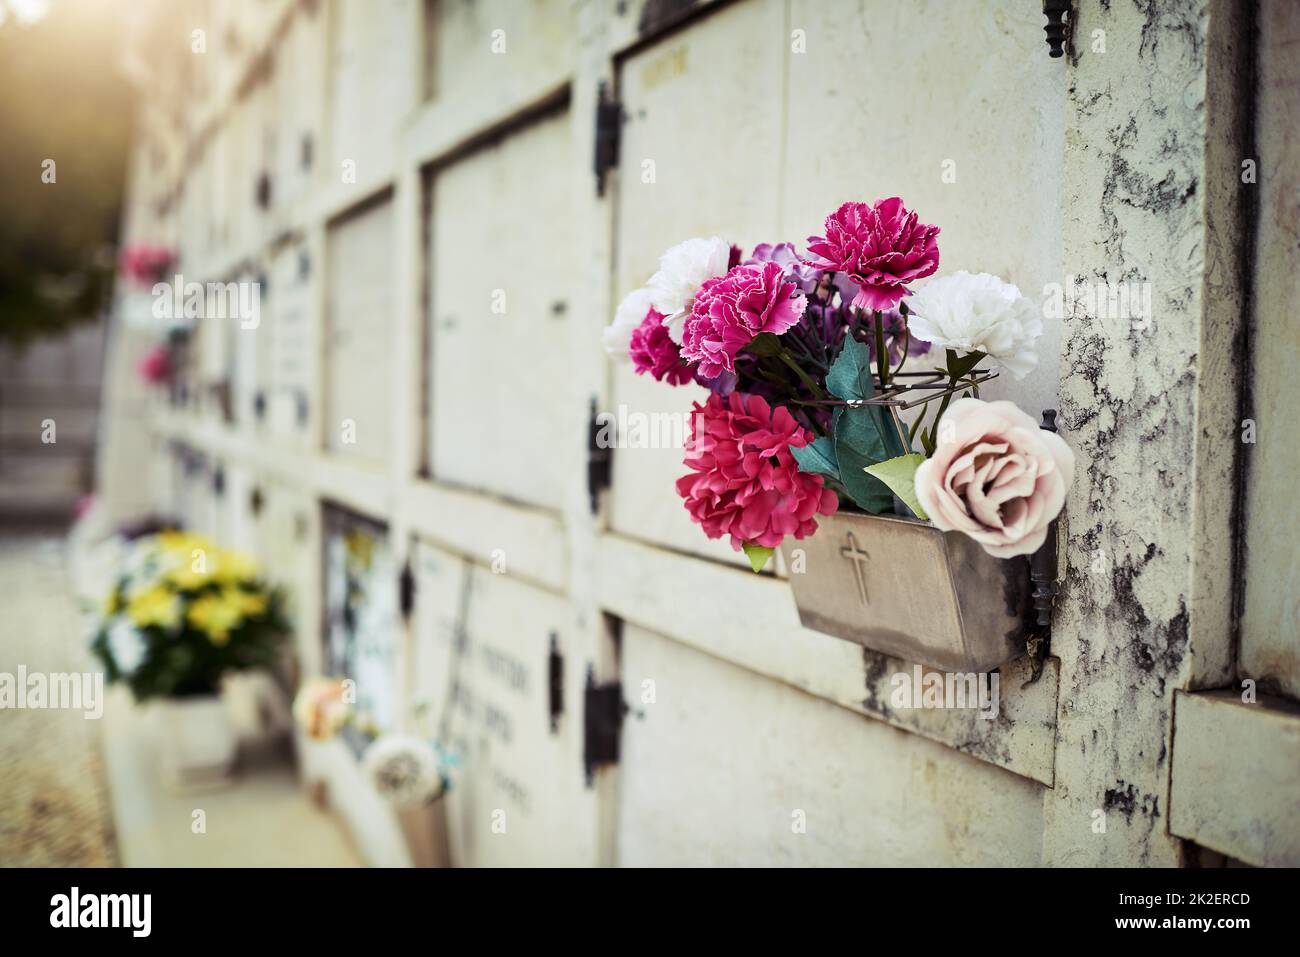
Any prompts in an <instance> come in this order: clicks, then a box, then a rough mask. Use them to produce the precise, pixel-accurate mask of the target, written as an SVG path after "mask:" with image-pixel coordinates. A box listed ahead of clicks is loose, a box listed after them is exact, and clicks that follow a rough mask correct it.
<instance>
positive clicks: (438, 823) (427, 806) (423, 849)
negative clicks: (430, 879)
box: [396, 791, 451, 867]
mask: <svg viewBox="0 0 1300 957" xmlns="http://www.w3.org/2000/svg"><path fill="white" fill-rule="evenodd" d="M396 811H397V821H398V823H399V824H400V825H401V828H402V836H403V837H404V838H405V839H406V848H407V850H408V851H409V852H410V854H411V866H412V867H451V848H450V845H449V844H448V841H447V798H446V792H445V791H444V792H443V793H442V794H440V795H438V797H436V798H434V799H433V800H431V801H425V802H419V803H412V804H407V805H404V806H402V807H399V808H397V809H396Z"/></svg>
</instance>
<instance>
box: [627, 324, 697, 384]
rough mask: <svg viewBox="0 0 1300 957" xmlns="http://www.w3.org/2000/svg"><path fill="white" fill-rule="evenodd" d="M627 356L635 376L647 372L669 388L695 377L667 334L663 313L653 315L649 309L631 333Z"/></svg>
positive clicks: (691, 367)
mask: <svg viewBox="0 0 1300 957" xmlns="http://www.w3.org/2000/svg"><path fill="white" fill-rule="evenodd" d="M628 355H629V356H631V357H632V364H633V365H634V366H636V371H637V374H638V375H645V374H646V373H647V372H648V373H650V375H652V376H654V377H655V381H657V382H663V381H664V378H665V377H667V379H668V384H669V385H685V384H686V383H687V382H690V381H691V380H692V379H693V378H694V377H695V367H694V366H693V365H691V364H689V363H688V362H686V360H684V359H683V358H682V354H681V350H679V349H678V348H677V343H675V342H673V340H672V338H671V337H670V336H669V335H668V327H667V326H665V325H664V317H663V313H660V312H656V311H655V310H654V308H653V307H652V308H651V309H650V311H649V312H647V313H646V314H645V318H644V319H642V320H641V325H639V326H637V327H636V328H635V329H633V330H632V341H631V345H630V346H629V347H628Z"/></svg>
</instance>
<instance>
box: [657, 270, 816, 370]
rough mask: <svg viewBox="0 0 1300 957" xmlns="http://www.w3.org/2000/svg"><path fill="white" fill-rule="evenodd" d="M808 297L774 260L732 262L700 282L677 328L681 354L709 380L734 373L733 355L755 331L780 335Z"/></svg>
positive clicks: (787, 327)
mask: <svg viewBox="0 0 1300 957" xmlns="http://www.w3.org/2000/svg"><path fill="white" fill-rule="evenodd" d="M807 306H808V300H807V299H805V298H804V297H803V295H802V294H801V293H800V292H799V290H798V287H797V286H796V285H795V284H794V283H792V282H788V281H786V278H785V271H784V270H783V269H782V268H781V266H780V265H779V264H777V263H774V262H764V263H752V264H749V265H744V266H737V267H735V268H734V269H732V270H731V271H730V272H728V273H727V274H726V275H725V276H716V277H714V278H712V279H706V280H705V281H704V284H703V285H702V286H700V291H699V292H698V293H697V294H696V296H695V302H694V303H693V304H692V306H691V312H690V315H688V316H687V317H686V323H685V326H684V327H683V331H682V356H683V357H684V358H685V359H687V360H688V361H690V362H698V363H699V364H700V374H701V375H702V376H703V377H704V378H706V379H714V378H717V377H718V376H719V375H721V374H722V373H723V372H735V371H736V364H735V359H736V353H737V352H739V351H740V350H741V349H743V348H744V347H745V346H747V345H749V343H750V342H751V341H752V340H753V338H754V337H755V336H756V335H758V334H759V333H760V332H771V333H774V334H775V335H780V334H781V333H783V332H785V331H786V330H787V329H789V328H790V327H791V326H793V325H794V324H795V323H796V322H798V321H799V317H800V316H802V315H803V312H804V309H805V308H807Z"/></svg>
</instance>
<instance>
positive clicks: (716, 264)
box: [643, 236, 731, 345]
mask: <svg viewBox="0 0 1300 957" xmlns="http://www.w3.org/2000/svg"><path fill="white" fill-rule="evenodd" d="M730 260H731V245H730V244H729V243H728V242H727V241H726V240H723V239H719V238H718V237H717V236H714V237H713V238H712V239H688V240H686V242H684V243H678V244H677V245H676V246H674V247H673V248H672V249H670V250H668V252H666V253H664V254H663V255H662V256H660V257H659V271H658V272H657V273H655V274H654V275H653V276H651V277H650V282H649V283H647V284H646V288H647V289H649V290H650V302H651V304H652V305H653V306H654V307H655V309H657V310H658V311H659V312H662V313H663V314H664V325H665V326H667V327H668V335H669V336H670V337H671V338H672V340H673V342H675V343H677V344H678V345H681V344H682V327H683V326H684V325H685V323H686V314H687V313H688V312H690V310H691V304H692V302H694V300H695V294H696V293H697V292H699V290H700V286H702V285H703V284H704V280H706V279H712V278H713V277H714V276H721V275H724V274H725V273H726V271H727V263H728V262H730ZM643 318H644V316H643Z"/></svg>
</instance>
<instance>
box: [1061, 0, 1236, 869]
mask: <svg viewBox="0 0 1300 957" xmlns="http://www.w3.org/2000/svg"><path fill="white" fill-rule="evenodd" d="M1079 7H1080V8H1079V11H1078V14H1079V16H1078V19H1077V22H1076V25H1075V34H1074V49H1073V51H1072V55H1071V58H1070V73H1069V83H1070V92H1069V111H1070V115H1069V116H1068V117H1067V128H1066V171H1065V187H1066V188H1065V197H1064V201H1065V208H1066V211H1067V212H1066V221H1065V250H1066V257H1065V258H1066V269H1067V272H1070V273H1073V274H1074V275H1076V276H1078V277H1079V279H1080V280H1081V281H1084V282H1091V283H1107V282H1109V283H1118V282H1121V281H1135V282H1139V283H1150V284H1151V291H1152V310H1151V315H1150V316H1149V317H1148V318H1135V319H1132V320H1117V319H1111V318H1107V317H1106V316H1104V315H1102V314H1101V312H1102V311H1101V310H1100V309H1089V308H1087V307H1086V306H1084V305H1082V304H1079V303H1075V307H1074V308H1073V309H1072V310H1070V311H1069V314H1068V315H1067V317H1066V319H1065V332H1064V339H1065V351H1064V357H1063V360H1062V379H1061V406H1062V410H1061V411H1062V417H1061V418H1062V425H1063V429H1062V431H1063V434H1064V435H1065V437H1066V438H1067V440H1068V441H1069V443H1070V445H1071V446H1072V447H1073V448H1074V450H1075V452H1076V454H1077V455H1078V470H1077V474H1076V478H1075V483H1074V487H1073V490H1072V493H1071V497H1070V502H1069V505H1068V518H1069V537H1068V541H1067V546H1066V547H1067V551H1068V566H1069V567H1068V571H1067V574H1066V579H1065V582H1064V585H1063V589H1062V595H1061V600H1060V602H1059V607H1058V615H1057V623H1056V627H1055V631H1054V634H1053V639H1052V641H1053V653H1054V654H1056V655H1058V656H1059V657H1060V660H1061V679H1060V680H1061V689H1060V703H1059V708H1060V710H1059V714H1058V723H1057V755H1056V789H1055V792H1054V793H1053V794H1052V795H1051V796H1050V797H1049V798H1048V799H1047V800H1048V807H1047V813H1046V821H1047V827H1046V831H1045V837H1044V857H1045V860H1046V862H1048V863H1051V864H1079V865H1082V864H1097V863H1110V864H1147V865H1169V864H1176V863H1178V862H1179V861H1180V859H1181V853H1182V852H1181V848H1180V845H1179V843H1178V842H1177V841H1176V840H1174V839H1173V838H1172V837H1170V835H1169V834H1168V828H1167V814H1168V808H1167V797H1166V795H1167V790H1168V780H1169V773H1170V765H1169V746H1170V735H1171V733H1172V700H1171V699H1172V696H1173V693H1174V691H1175V690H1176V689H1179V688H1184V687H1189V686H1192V685H1195V684H1210V685H1213V684H1221V683H1224V682H1225V681H1226V679H1227V676H1228V671H1227V668H1228V663H1229V660H1230V644H1229V638H1230V612H1231V594H1230V591H1229V583H1230V579H1231V558H1232V546H1231V541H1232V527H1231V514H1232V495H1233V461H1234V454H1235V448H1236V442H1235V439H1236V435H1235V430H1233V429H1232V428H1231V426H1232V418H1233V416H1234V414H1235V409H1236V382H1235V377H1234V372H1233V365H1232V358H1233V349H1234V342H1235V339H1234V337H1233V333H1234V331H1235V329H1234V324H1239V323H1240V315H1239V312H1237V313H1235V314H1230V313H1229V311H1228V310H1226V309H1225V308H1224V303H1225V301H1226V300H1228V299H1230V298H1231V296H1232V295H1233V293H1234V292H1235V290H1236V288H1237V286H1236V276H1237V269H1238V266H1237V264H1236V262H1235V261H1234V258H1233V256H1234V253H1233V247H1234V244H1235V243H1236V242H1237V240H1238V239H1239V234H1238V233H1237V232H1236V228H1237V225H1238V224H1237V222H1236V218H1235V211H1236V208H1237V202H1238V195H1237V193H1236V189H1237V186H1239V180H1238V179H1237V177H1236V166H1235V164H1234V165H1233V166H1231V167H1228V166H1225V164H1223V163H1222V161H1221V157H1222V155H1223V153H1224V152H1225V151H1227V152H1230V151H1231V150H1230V146H1231V144H1232V143H1234V142H1236V141H1237V140H1236V137H1238V136H1239V135H1240V128H1239V124H1238V123H1237V122H1236V119H1235V118H1237V117H1239V115H1240V114H1239V112H1238V110H1237V108H1238V106H1239V102H1238V97H1239V94H1240V93H1241V90H1240V84H1239V81H1240V79H1241V77H1240V75H1239V74H1238V73H1237V72H1234V71H1233V70H1232V69H1231V68H1230V66H1229V64H1230V62H1231V61H1230V58H1231V57H1232V56H1233V55H1234V50H1235V45H1236V44H1237V43H1238V42H1239V41H1240V35H1241V31H1242V29H1243V22H1242V17H1241V11H1240V8H1238V7H1237V6H1236V5H1235V4H1230V3H1219V2H1215V0H1185V2H1178V3H1136V2H1115V3H1106V2H1098V3H1082V4H1080V5H1079ZM1095 31H1104V37H1103V39H1104V43H1105V52H1104V53H1102V52H1098V51H1097V49H1096V47H1095V41H1096V40H1097V39H1098V38H1099V36H1101V35H1099V34H1097V33H1096V32H1095ZM1097 810H1100V811H1101V812H1103V813H1104V816H1105V822H1106V830H1105V832H1104V833H1098V832H1097V831H1096V830H1094V827H1093V826H1092V825H1093V822H1094V820H1096V818H1095V816H1094V812H1095V811H1097Z"/></svg>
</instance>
